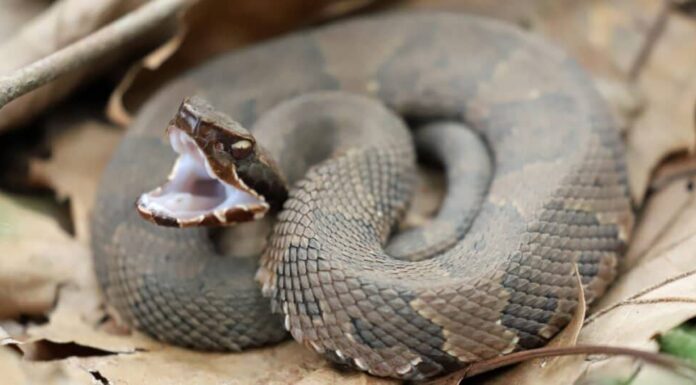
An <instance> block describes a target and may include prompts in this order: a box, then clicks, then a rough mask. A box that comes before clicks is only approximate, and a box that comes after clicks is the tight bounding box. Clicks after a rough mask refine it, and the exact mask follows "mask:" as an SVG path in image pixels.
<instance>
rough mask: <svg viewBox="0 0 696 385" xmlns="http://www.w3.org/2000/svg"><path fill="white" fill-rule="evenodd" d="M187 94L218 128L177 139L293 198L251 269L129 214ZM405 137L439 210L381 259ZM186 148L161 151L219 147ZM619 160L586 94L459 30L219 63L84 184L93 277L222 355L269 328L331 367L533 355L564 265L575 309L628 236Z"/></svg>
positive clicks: (440, 21)
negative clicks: (432, 175)
mask: <svg viewBox="0 0 696 385" xmlns="http://www.w3.org/2000/svg"><path fill="white" fill-rule="evenodd" d="M194 94H196V95H200V96H202V97H203V98H204V99H205V100H207V101H209V102H210V103H211V105H212V106H214V107H215V108H216V109H218V110H219V111H222V112H224V114H218V113H216V112H213V110H210V111H207V110H205V108H203V110H202V111H203V112H204V114H203V115H205V113H208V114H212V116H213V118H211V119H212V120H210V121H208V120H205V116H203V118H201V117H198V118H197V119H198V120H196V119H190V116H189V117H188V118H187V117H186V116H188V115H186V116H184V115H181V116H184V118H182V119H183V120H182V122H183V123H182V124H184V125H186V124H188V125H190V126H191V127H189V128H193V129H194V132H195V130H196V129H197V127H199V126H200V127H204V126H205V127H208V128H210V127H212V129H213V131H214V128H215V127H216V125H223V126H225V125H227V126H228V127H227V131H225V130H222V131H219V132H222V133H224V134H225V135H227V134H229V133H230V132H235V130H238V131H239V132H238V133H237V134H235V135H238V136H239V138H243V140H242V139H239V138H238V139H235V140H237V141H241V143H239V144H236V145H234V146H232V144H234V143H232V144H230V146H231V147H230V148H231V149H232V150H231V151H232V152H230V153H229V154H233V155H234V157H232V158H235V157H238V158H245V157H247V158H245V159H254V160H258V159H261V158H260V156H261V155H259V154H263V155H264V156H270V157H271V158H273V159H275V166H274V167H277V168H278V172H279V173H280V175H281V176H282V178H285V179H286V182H287V183H288V184H289V185H290V186H292V187H291V188H290V190H289V192H288V198H287V200H286V201H285V202H284V204H282V208H281V209H279V210H278V211H279V213H278V214H277V216H276V219H275V223H274V225H273V229H272V231H271V234H270V237H269V238H268V242H267V244H266V246H265V249H264V252H263V254H262V256H261V268H260V269H259V270H258V272H257V268H258V266H259V262H258V259H257V258H255V256H253V255H242V256H240V255H236V256H230V255H223V253H221V252H220V250H219V249H218V247H217V246H216V243H215V242H213V241H211V236H212V235H215V234H217V233H216V232H214V231H213V232H211V230H210V229H205V228H187V229H174V228H166V227H160V226H156V225H153V224H152V223H150V222H147V221H144V220H142V219H141V218H140V217H139V216H138V214H137V213H136V210H135V209H134V206H133V202H134V201H135V200H136V198H137V197H138V196H139V195H140V194H142V193H143V192H144V191H149V190H151V189H153V188H155V187H156V186H157V185H158V184H161V182H162V180H163V179H164V177H165V176H166V175H167V173H168V172H169V169H170V168H171V165H172V164H173V163H174V160H175V158H176V154H175V153H174V152H173V151H172V150H171V147H170V146H169V144H168V143H167V141H166V140H164V139H163V135H162V130H163V128H164V127H165V123H166V122H167V121H169V120H170V119H171V117H172V114H173V113H174V112H175V111H176V110H177V107H179V106H180V105H181V101H182V100H183V99H184V98H185V97H187V96H190V95H194ZM185 104H186V103H184V105H181V108H183V109H184V112H186V108H187V106H186V105H185ZM189 107H190V108H193V109H194V110H195V108H194V107H195V106H194V107H191V106H189ZM206 108H207V107H206ZM206 111H207V112H206ZM188 112H191V111H188ZM194 112H195V111H194ZM199 112H200V111H199ZM181 113H182V112H181V111H180V114H181ZM194 115H195V114H194ZM226 116H229V117H231V118H233V119H234V120H235V121H234V122H233V121H231V119H230V118H229V117H226ZM402 118H403V119H402ZM216 119H218V120H219V121H216ZM404 119H405V120H404ZM404 121H406V122H408V124H409V125H410V126H426V127H425V128H424V129H423V131H422V132H421V130H418V131H417V132H421V133H419V134H418V135H419V136H421V137H422V138H419V139H418V142H419V144H418V146H419V147H420V146H423V148H425V150H424V151H426V152H428V151H430V152H432V154H433V157H434V158H437V159H436V160H438V159H439V161H440V162H441V163H443V164H444V165H445V168H446V170H447V178H448V179H447V183H448V195H447V197H446V198H445V200H444V202H443V203H442V205H441V209H440V211H439V213H438V214H437V216H436V217H435V219H434V220H433V222H432V223H431V224H429V225H426V226H424V227H423V228H422V229H411V230H407V231H405V232H403V233H401V234H399V235H397V236H396V237H395V238H394V239H393V241H390V234H391V233H392V231H393V230H394V229H395V228H396V226H397V224H398V223H399V221H400V219H401V218H402V216H403V214H404V213H405V211H406V209H407V207H408V204H409V200H410V198H411V196H412V194H413V190H414V181H415V177H414V170H415V153H414V145H413V140H412V134H411V133H410V132H409V130H408V129H407V127H406V125H405V123H404ZM237 122H238V123H237ZM174 124H175V125H176V122H175V123H174ZM433 126H434V127H433ZM243 127H252V129H251V130H250V132H251V133H253V136H250V134H249V132H247V131H246V130H245V129H244V128H243ZM464 127H470V129H464ZM175 131H176V130H175ZM213 131H211V132H213ZM216 132H217V131H216ZM462 132H464V133H468V134H462ZM189 134H190V133H189ZM211 135H212V134H211ZM247 136H248V138H247ZM462 136H464V137H462ZM186 137H187V135H184V134H182V136H181V137H180V138H178V139H176V140H183V142H180V143H179V142H177V143H179V144H178V145H177V144H175V147H176V146H183V145H182V144H181V143H184V144H186V143H188V144H186V145H189V144H191V145H192V146H193V147H195V146H196V145H198V146H201V148H204V149H205V151H213V152H214V151H222V152H224V151H225V149H226V148H227V147H226V146H227V144H224V145H223V144H219V145H218V146H219V147H215V148H216V150H210V148H213V147H211V146H212V144H210V143H208V139H205V138H204V139H205V140H204V141H203V142H200V141H199V142H196V141H195V140H190V138H189V139H186ZM244 138H246V139H244ZM199 139H200V138H196V140H199ZM235 143H236V142H235ZM422 143H425V144H422ZM209 144H210V146H209ZM234 151H237V153H234ZM240 151H242V152H243V154H242V155H240V156H238V153H239V152H240ZM200 154H203V152H200ZM226 154H227V153H226ZM229 154H227V155H225V156H228V157H229V156H231V155H229ZM249 154H254V155H253V156H252V158H248V157H249V156H250V155H249ZM623 157H624V155H623V149H622V145H621V142H620V139H619V137H618V134H617V131H616V130H615V127H614V126H613V123H612V120H611V118H610V115H609V113H608V111H607V109H606V107H605V105H604V102H603V101H602V100H601V98H600V97H599V96H598V94H597V93H596V91H595V90H594V89H593V86H592V82H591V80H590V79H589V78H588V77H587V75H586V74H585V73H584V72H583V71H582V70H581V69H580V67H579V66H578V65H577V64H576V63H575V62H574V61H573V60H572V59H570V58H569V57H568V56H567V55H566V54H564V53H562V52H560V51H559V50H558V49H556V48H554V47H553V46H551V45H550V44H548V43H546V42H544V41H542V40H541V39H539V38H537V37H534V36H531V35H530V34H528V33H525V32H523V31H520V30H518V29H517V28H515V27H513V26H510V25H507V24H504V23H501V22H496V21H492V20H488V19H485V18H480V17H475V16H468V15H459V14H445V13H396V14H382V15H372V16H366V17H361V18H358V19H354V20H348V21H344V22H340V23H336V24H332V25H327V26H322V27H319V28H317V29H314V30H308V31H302V32H299V33H295V34H293V35H289V36H286V37H282V38H278V39H275V40H272V41H268V42H265V43H262V44H259V45H256V46H253V47H249V48H246V49H243V50H240V51H237V52H233V53H230V54H226V55H223V56H220V57H219V58H216V59H214V60H212V61H210V62H207V63H205V64H204V65H202V66H200V67H199V68H197V69H195V70H193V71H191V72H189V73H187V74H185V75H184V76H182V77H180V78H179V79H177V80H175V81H173V82H171V83H170V84H169V85H167V86H166V87H164V89H162V90H161V91H159V92H158V93H157V94H156V95H155V96H154V97H153V98H152V99H151V100H150V101H149V102H147V103H146V105H145V106H144V108H143V109H142V111H141V112H140V113H139V115H138V116H137V118H136V120H135V122H134V124H133V125H132V127H131V128H130V129H129V131H128V133H127V135H126V137H125V139H124V140H123V142H122V143H121V145H120V147H119V148H118V149H117V151H116V153H115V155H114V157H113V159H112V161H111V162H110V164H109V166H108V167H107V169H106V171H105V173H104V176H103V179H102V182H101V185H100V189H99V192H98V198H97V203H96V207H95V210H94V218H93V221H92V222H93V226H92V234H93V244H92V246H93V251H94V255H95V265H96V270H97V275H98V277H99V281H100V283H101V285H102V287H103V290H104V293H105V296H106V297H107V299H108V301H109V302H110V303H111V304H112V305H114V306H115V308H116V309H117V310H118V312H119V313H120V315H121V316H122V317H123V318H124V319H125V320H126V321H127V322H129V323H131V324H133V325H134V326H135V327H137V328H139V329H141V330H143V331H145V332H147V333H148V334H150V335H152V336H155V337H156V338H159V339H161V340H164V341H168V342H171V343H175V344H178V345H183V346H187V347H192V348H197V349H209V350H233V351H237V350H240V349H243V348H247V347H253V346H259V345H263V344H268V343H271V342H274V341H279V340H281V339H283V338H284V337H285V336H286V331H285V330H288V331H289V332H290V334H291V335H292V336H293V337H294V338H295V339H296V340H297V341H300V342H302V343H303V344H305V345H306V346H308V347H310V348H312V349H314V350H316V351H317V352H319V353H321V354H323V355H324V356H326V357H327V358H329V359H331V360H333V361H335V362H338V363H342V364H346V365H350V366H352V367H355V368H358V369H361V370H364V371H368V372H369V373H372V374H374V375H378V376H389V377H396V378H402V379H423V378H429V377H432V376H436V375H439V374H442V373H445V372H447V371H450V370H452V369H453V368H456V367H460V366H461V365H464V364H466V363H471V362H476V361H479V360H483V359H488V358H492V357H496V356H499V355H502V354H506V353H510V352H513V351H517V350H521V349H528V348H533V347H538V346H540V345H543V344H544V343H546V342H547V341H548V340H549V339H550V338H551V337H553V336H554V335H555V334H556V333H557V332H558V331H559V330H561V329H562V328H563V327H564V326H565V325H566V324H567V323H568V321H569V320H570V318H571V317H572V314H573V311H574V309H575V307H576V305H577V298H578V288H577V276H576V275H575V271H576V270H575V269H576V266H577V271H578V272H579V275H580V278H581V279H582V282H583V286H584V290H585V296H586V298H587V299H588V300H589V301H591V300H592V299H594V298H596V297H597V296H599V295H601V294H602V293H603V292H604V290H605V288H606V287H607V285H608V284H609V283H610V282H611V280H612V278H613V277H614V275H615V270H616V264H617V261H618V258H619V256H620V253H621V252H622V249H623V248H624V247H625V245H626V242H627V241H628V239H629V235H630V232H631V228H632V220H633V217H632V213H631V210H630V205H629V200H628V188H627V181H626V172H625V164H624V159H623ZM232 158H230V159H232ZM257 158H258V159H257ZM474 158H475V159H474ZM226 159H227V158H226ZM250 162H251V163H250ZM252 163H253V162H252V161H249V162H247V163H243V162H241V163H239V164H237V165H236V166H234V165H233V166H231V167H232V168H235V167H236V170H237V173H238V174H239V175H238V176H239V178H241V180H243V181H245V183H246V184H247V185H253V186H254V188H257V187H258V189H259V190H257V191H261V190H263V188H264V187H263V186H265V187H266V188H267V187H268V186H267V185H268V184H269V183H270V182H269V183H266V184H264V182H262V181H258V180H254V178H256V177H255V176H254V172H255V171H254V172H251V171H249V175H248V176H246V174H244V175H242V172H243V171H244V170H247V171H248V170H252V169H254V167H257V166H255V165H253V164H252ZM473 166H476V167H473ZM479 167H483V168H486V167H488V168H490V170H491V172H492V176H490V177H486V176H485V175H486V174H485V173H482V174H481V175H483V176H480V175H479V176H477V174H476V172H472V171H471V170H472V169H474V168H479ZM247 171H244V172H247ZM257 171H258V170H257ZM262 171H263V170H262ZM264 173H265V171H263V172H257V174H264ZM471 174H473V175H474V176H475V178H474V179H466V178H470V176H471ZM211 175H212V174H211ZM463 175H468V176H466V177H464V176H463ZM247 178H248V179H247ZM462 178H465V179H462ZM476 178H478V179H476ZM213 179H214V178H213ZM472 180H473V181H472ZM468 181H470V182H468ZM273 183H275V182H273ZM246 187H248V186H246ZM261 195H263V194H261ZM267 198H269V199H268V202H266V203H268V204H271V205H273V204H276V203H273V202H272V200H273V199H271V198H270V197H267ZM283 198H284V197H283ZM249 199H251V198H249ZM261 200H262V201H263V197H262V198H261ZM472 202H473V203H472ZM257 203H258V202H257ZM281 203H282V202H281ZM281 203H277V206H278V207H281V206H280V204H281ZM223 216H224V215H223ZM218 217H219V215H218ZM211 218H212V217H211ZM223 219H225V218H223ZM227 219H229V218H227ZM247 219H249V218H247ZM244 226H246V225H244ZM242 228H243V227H242ZM211 234H212V235H211ZM385 250H386V251H385ZM411 251H413V252H411ZM393 256H396V257H398V258H394V257H393ZM255 274H256V275H257V279H258V280H259V281H260V282H261V286H262V288H263V293H264V294H265V296H262V289H261V288H260V287H259V286H260V285H259V283H258V282H257V281H256V280H255V278H254V275H255ZM271 310H273V311H274V312H275V313H280V315H277V314H273V313H271Z"/></svg>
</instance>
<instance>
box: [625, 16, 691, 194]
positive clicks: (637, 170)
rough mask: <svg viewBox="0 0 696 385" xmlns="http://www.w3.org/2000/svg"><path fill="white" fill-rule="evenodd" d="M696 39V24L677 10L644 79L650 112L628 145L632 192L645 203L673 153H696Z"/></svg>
mask: <svg viewBox="0 0 696 385" xmlns="http://www.w3.org/2000/svg"><path fill="white" fill-rule="evenodd" d="M694 41H696V23H694V21H693V19H689V18H688V17H686V16H684V15H682V14H679V13H676V12H673V13H672V14H671V15H670V19H669V20H668V22H667V26H666V28H665V30H664V33H663V34H662V36H661V37H660V39H659V40H658V42H657V43H656V45H655V48H654V50H653V52H652V55H651V56H650V58H649V60H648V61H647V62H646V64H645V67H644V68H643V70H642V72H641V74H640V78H639V79H638V87H640V89H641V90H642V93H643V95H644V96H645V99H646V103H647V108H646V109H645V111H644V112H643V113H642V114H641V116H640V117H638V119H637V120H636V122H635V125H634V126H633V128H632V129H631V131H630V132H629V134H628V138H627V141H628V169H629V173H630V176H631V178H630V182H631V191H632V193H633V197H634V199H635V200H636V201H637V202H639V203H640V202H641V201H642V199H643V197H644V193H645V189H646V188H647V186H648V183H649V180H650V175H651V173H652V172H653V170H654V169H655V168H656V167H657V165H658V163H659V162H661V161H662V160H664V158H665V157H666V156H667V155H669V154H672V153H676V152H682V151H689V152H693V151H694V146H695V145H696V127H694V108H696V49H689V48H687V47H685V44H686V45H687V46H688V44H689V43H688V42H691V44H692V46H693V42H694Z"/></svg>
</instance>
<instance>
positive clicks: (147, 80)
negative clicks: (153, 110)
mask: <svg viewBox="0 0 696 385" xmlns="http://www.w3.org/2000/svg"><path fill="white" fill-rule="evenodd" d="M373 1H378V0H286V1H274V0H243V1H235V2H230V1H227V0H201V1H200V2H199V3H198V4H196V5H194V6H193V7H192V8H191V9H190V10H189V11H188V12H187V14H186V16H185V20H184V23H185V27H184V28H185V29H186V34H185V35H184V36H183V40H181V41H177V42H176V43H177V44H178V43H180V46H179V47H178V50H176V52H173V53H172V55H171V57H166V58H165V61H164V62H161V61H157V62H154V63H153V62H151V61H150V62H148V61H143V62H140V63H138V64H135V66H134V67H133V68H132V69H131V70H130V71H129V73H128V75H127V76H126V77H125V78H124V79H123V80H122V83H121V84H120V85H119V86H118V87H117V89H116V92H115V93H114V94H113V95H112V97H111V98H110V100H109V107H108V113H109V116H110V118H112V119H113V120H114V121H115V122H117V123H121V124H123V123H127V122H128V121H129V120H130V114H129V112H132V111H136V110H137V107H138V106H140V105H141V104H142V103H143V102H144V101H145V100H146V99H147V98H148V97H149V96H150V95H151V94H152V93H153V92H154V91H155V90H156V89H157V88H159V87H160V86H161V85H162V84H164V83H165V82H166V81H168V80H171V79H172V78H174V77H175V76H177V75H179V74H180V73H181V72H182V71H183V70H186V69H188V68H191V67H193V66H195V65H196V64H198V63H201V62H203V61H205V60H206V59H209V58H211V57H212V56H214V55H216V54H219V53H222V52H226V51H229V50H231V49H235V48H239V47H242V46H244V45H247V44H249V43H252V42H255V41H259V40H263V39H266V38H269V37H271V36H275V35H278V34H280V33H282V32H286V31H289V30H291V29H293V28H297V27H299V26H306V25H308V24H309V23H312V22H316V21H319V20H325V19H326V18H328V17H337V16H339V15H344V14H347V13H349V12H352V11H354V10H356V9H360V8H363V7H365V6H367V5H369V4H370V3H372V2H373ZM171 44H174V43H171Z"/></svg>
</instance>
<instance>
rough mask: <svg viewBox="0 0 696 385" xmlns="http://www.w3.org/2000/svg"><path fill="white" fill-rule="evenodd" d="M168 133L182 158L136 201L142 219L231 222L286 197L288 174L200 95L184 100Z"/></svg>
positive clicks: (172, 223) (184, 224) (165, 222)
mask: <svg viewBox="0 0 696 385" xmlns="http://www.w3.org/2000/svg"><path fill="white" fill-rule="evenodd" d="M167 135H168V137H169V142H170V144H171V146H172V148H173V149H174V151H176V152H177V153H178V154H179V157H178V158H177V160H176V162H175V163H174V166H173V168H172V171H171V173H170V174H169V177H168V179H167V182H166V183H165V184H163V185H162V186H160V187H157V188H156V189H154V190H152V191H150V192H147V193H144V194H142V195H141V196H140V198H139V199H138V201H137V202H136V208H137V210H138V213H140V215H141V216H142V217H143V218H145V219H147V220H149V221H151V222H154V223H156V224H158V225H162V226H173V227H192V226H224V225H232V224H235V223H239V222H246V221H251V220H255V219H259V218H261V217H263V216H264V215H265V214H266V212H268V210H269V209H270V208H271V206H272V205H271V204H272V203H274V202H282V200H284V199H285V196H286V194H287V190H286V188H285V182H284V180H283V177H282V176H281V175H280V172H279V171H278V168H277V167H276V165H275V163H274V162H273V161H272V160H271V159H270V158H269V157H268V156H266V155H265V152H264V151H263V150H262V149H261V148H260V146H258V145H257V143H256V140H255V139H254V137H253V136H252V135H251V133H249V131H248V130H246V129H245V128H244V127H242V126H241V125H240V124H239V123H237V122H236V121H234V120H232V119H231V118H230V117H229V116H227V115H225V114H223V113H221V112H219V111H217V110H215V109H214V108H213V107H212V106H211V105H210V104H209V103H208V102H206V101H205V100H204V99H202V98H201V97H197V96H194V97H191V98H187V99H184V101H183V102H182V103H181V106H180V107H179V110H178V111H177V113H176V115H175V116H174V118H173V119H172V120H171V121H170V123H169V126H168V127H167ZM267 198H269V199H270V202H269V200H267Z"/></svg>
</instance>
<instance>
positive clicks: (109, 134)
mask: <svg viewBox="0 0 696 385" xmlns="http://www.w3.org/2000/svg"><path fill="white" fill-rule="evenodd" d="M72 124H74V123H72ZM60 128H62V129H61V130H60V131H58V133H57V135H56V136H55V137H54V138H53V140H52V143H51V154H52V155H51V158H50V159H49V160H43V159H33V160H32V161H31V163H30V171H29V172H30V174H31V178H32V179H33V180H34V181H36V182H37V183H39V184H42V185H44V186H48V187H51V188H53V190H54V191H55V192H56V194H57V195H58V198H59V199H60V200H64V199H69V200H70V208H71V210H72V219H73V225H74V228H75V234H76V236H77V239H78V240H80V241H81V242H83V243H85V244H87V242H88V240H89V234H88V231H89V215H90V211H91V209H92V205H93V203H94V196H95V194H96V191H97V190H96V189H97V183H98V182H99V179H100V178H99V177H100V176H101V173H102V169H103V168H104V167H105V166H106V163H107V162H108V160H109V159H110V158H111V153H112V152H113V150H114V148H115V146H116V144H117V143H118V141H119V139H120V137H121V132H120V131H118V130H116V129H115V127H112V126H108V125H105V124H101V123H98V122H94V121H85V122H82V123H79V124H76V125H74V126H72V127H60Z"/></svg>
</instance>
